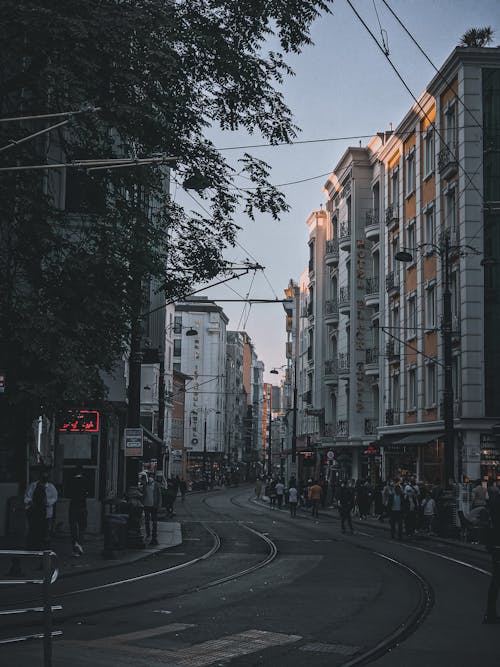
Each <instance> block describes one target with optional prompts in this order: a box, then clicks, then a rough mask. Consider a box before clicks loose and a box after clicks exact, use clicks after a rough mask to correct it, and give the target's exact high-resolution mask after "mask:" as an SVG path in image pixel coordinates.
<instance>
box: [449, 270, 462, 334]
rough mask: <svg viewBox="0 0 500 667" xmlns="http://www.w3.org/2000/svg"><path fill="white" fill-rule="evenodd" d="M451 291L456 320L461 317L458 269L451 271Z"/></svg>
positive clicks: (453, 312) (452, 309)
mask: <svg viewBox="0 0 500 667" xmlns="http://www.w3.org/2000/svg"><path fill="white" fill-rule="evenodd" d="M450 292H451V315H452V317H453V320H454V322H456V321H457V320H458V318H459V317H460V293H459V284H458V271H451V273H450ZM454 326H455V325H454Z"/></svg>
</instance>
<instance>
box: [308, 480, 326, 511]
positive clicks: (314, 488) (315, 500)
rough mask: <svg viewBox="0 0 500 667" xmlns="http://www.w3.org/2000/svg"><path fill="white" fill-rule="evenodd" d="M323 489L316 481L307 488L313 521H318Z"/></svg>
mask: <svg viewBox="0 0 500 667" xmlns="http://www.w3.org/2000/svg"><path fill="white" fill-rule="evenodd" d="M322 493H323V489H322V488H321V486H320V484H318V482H317V481H315V482H313V483H312V484H311V486H310V487H309V499H310V501H311V514H312V516H313V517H314V518H315V519H319V506H320V503H321V495H322Z"/></svg>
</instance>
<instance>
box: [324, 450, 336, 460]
mask: <svg viewBox="0 0 500 667" xmlns="http://www.w3.org/2000/svg"><path fill="white" fill-rule="evenodd" d="M326 458H327V459H328V460H329V461H333V459H334V458H335V452H334V451H333V450H331V449H329V450H328V451H327V453H326Z"/></svg>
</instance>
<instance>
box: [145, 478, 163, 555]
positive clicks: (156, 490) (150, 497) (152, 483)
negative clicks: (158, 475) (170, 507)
mask: <svg viewBox="0 0 500 667" xmlns="http://www.w3.org/2000/svg"><path fill="white" fill-rule="evenodd" d="M142 504H143V505H144V527H145V528H146V539H147V540H149V538H151V542H150V543H149V544H151V545H152V546H157V545H158V509H159V508H160V506H161V488H160V485H159V484H158V482H157V481H156V480H155V477H154V472H153V471H152V470H150V471H149V472H148V474H147V476H146V482H145V484H144V485H143V487H142Z"/></svg>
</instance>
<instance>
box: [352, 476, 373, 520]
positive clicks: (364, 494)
mask: <svg viewBox="0 0 500 667" xmlns="http://www.w3.org/2000/svg"><path fill="white" fill-rule="evenodd" d="M356 500H357V505H358V511H359V518H360V519H366V518H368V512H369V511H370V502H371V494H370V488H369V484H368V482H361V483H360V484H358V487H357V492H356Z"/></svg>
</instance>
